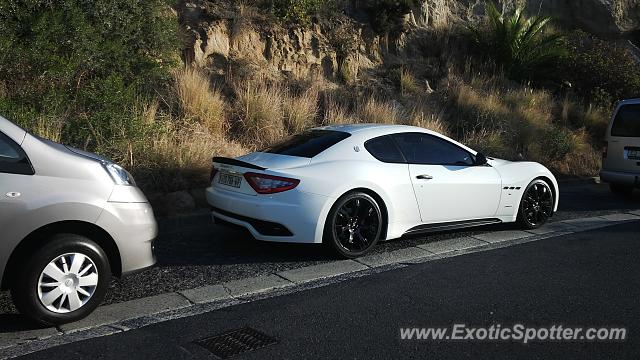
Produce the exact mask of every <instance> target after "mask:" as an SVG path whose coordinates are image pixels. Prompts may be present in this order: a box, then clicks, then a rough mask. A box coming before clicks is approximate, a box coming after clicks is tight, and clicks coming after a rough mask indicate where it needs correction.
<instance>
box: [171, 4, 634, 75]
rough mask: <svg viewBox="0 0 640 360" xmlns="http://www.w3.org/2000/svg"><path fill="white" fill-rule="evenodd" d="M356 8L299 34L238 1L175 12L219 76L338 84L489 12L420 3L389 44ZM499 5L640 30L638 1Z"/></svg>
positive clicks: (611, 32)
mask: <svg viewBox="0 0 640 360" xmlns="http://www.w3.org/2000/svg"><path fill="white" fill-rule="evenodd" d="M357 3H358V2H354V4H352V5H350V6H348V7H347V9H346V11H345V13H346V14H347V15H350V16H347V17H341V18H340V19H321V20H320V21H319V22H317V23H313V24H312V25H311V26H306V27H300V26H279V25H276V24H274V23H272V22H270V21H269V20H270V19H268V18H266V19H265V18H263V17H260V16H258V15H259V13H260V11H259V10H257V9H255V8H251V7H250V6H245V7H241V9H240V10H237V8H236V6H235V5H234V4H233V2H218V1H210V0H209V1H206V0H200V1H188V2H183V3H181V4H180V5H179V7H178V13H179V17H180V21H181V23H182V24H183V26H184V29H185V30H186V31H187V33H188V34H189V35H188V36H189V40H188V41H187V45H188V46H187V47H186V48H185V50H184V60H185V62H186V63H188V64H190V65H195V66H198V67H201V68H205V69H208V70H210V71H211V72H212V73H216V74H224V73H225V72H226V71H227V70H228V69H229V66H230V63H232V62H233V61H244V62H246V63H248V64H249V65H251V66H253V67H255V68H260V69H261V70H262V71H265V70H268V71H272V72H274V74H275V73H277V72H281V73H283V74H286V75H291V76H294V77H297V78H303V77H307V76H310V75H315V74H321V75H323V76H324V77H326V78H328V79H335V78H336V77H338V76H339V75H340V74H339V72H340V66H341V63H342V62H343V61H344V62H345V63H346V66H347V67H350V69H348V70H346V71H348V72H350V73H352V74H353V75H356V74H357V73H358V72H359V71H361V70H364V69H371V68H374V67H376V66H378V65H380V64H381V63H382V62H383V59H384V57H385V56H386V55H387V54H388V53H389V52H391V53H392V54H393V55H398V56H404V55H405V54H404V52H405V51H407V50H408V49H407V48H406V47H407V43H406V39H407V36H408V34H411V32H412V31H416V30H421V29H425V28H431V29H434V28H435V29H442V28H446V27H449V26H451V25H452V24H458V25H460V24H465V23H468V22H469V21H477V20H478V19H480V18H481V17H482V16H483V15H484V13H485V2H484V0H426V1H425V0H420V1H418V2H417V4H416V5H414V6H413V7H412V9H411V11H410V12H409V13H407V14H405V15H404V16H403V19H402V21H403V22H404V25H405V26H404V29H406V31H405V32H403V33H401V34H396V36H395V38H392V39H391V42H389V41H385V40H388V38H386V37H385V36H384V35H380V34H376V33H375V32H374V31H372V30H371V28H370V27H369V26H367V24H366V23H363V22H360V21H358V20H362V18H363V17H362V11H360V9H359V7H358V5H357ZM500 6H501V10H502V11H503V12H504V13H509V12H512V11H513V10H514V9H515V8H516V7H517V6H525V8H526V10H527V12H528V13H529V14H532V15H536V14H542V15H548V16H551V17H553V18H554V20H556V22H557V23H558V24H560V25H563V26H566V27H567V28H581V29H584V30H585V31H587V32H589V33H593V34H597V35H600V36H604V37H606V38H610V39H614V40H615V39H624V38H626V37H631V36H633V35H634V34H635V32H636V31H638V30H639V29H640V0H615V1H614V0H581V1H565V0H509V1H503V2H501V3H500ZM243 11H244V13H243ZM258 19H259V20H258ZM463 26H464V25H463ZM265 68H268V69H265Z"/></svg>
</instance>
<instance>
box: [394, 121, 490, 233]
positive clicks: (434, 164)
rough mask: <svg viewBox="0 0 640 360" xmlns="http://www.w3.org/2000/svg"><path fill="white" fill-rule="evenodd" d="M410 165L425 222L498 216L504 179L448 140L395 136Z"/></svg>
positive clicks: (414, 135)
mask: <svg viewBox="0 0 640 360" xmlns="http://www.w3.org/2000/svg"><path fill="white" fill-rule="evenodd" d="M392 138H393V139H394V140H395V142H396V144H397V145H398V147H399V148H400V150H401V151H402V153H403V154H404V157H405V159H406V161H407V162H408V163H409V173H410V176H411V181H412V184H413V190H414V193H415V196H416V200H417V202H418V207H419V209H420V216H421V219H422V222H423V223H443V222H451V221H463V220H476V219H485V218H492V217H494V216H495V214H496V211H497V209H498V205H499V203H500V195H501V185H502V182H501V179H500V175H499V174H498V172H497V171H496V170H495V169H494V168H493V167H491V166H489V165H480V166H476V165H475V158H474V156H473V155H472V154H471V153H469V152H468V151H467V150H465V149H463V148H462V147H460V146H458V145H456V144H454V143H452V142H451V141H448V140H446V139H444V138H441V137H438V136H435V135H431V134H426V133H399V134H395V135H393V136H392Z"/></svg>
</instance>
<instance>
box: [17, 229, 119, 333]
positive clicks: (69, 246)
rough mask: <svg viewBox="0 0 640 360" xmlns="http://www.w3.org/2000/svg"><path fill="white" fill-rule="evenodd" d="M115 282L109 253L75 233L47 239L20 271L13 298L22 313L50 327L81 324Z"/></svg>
mask: <svg viewBox="0 0 640 360" xmlns="http://www.w3.org/2000/svg"><path fill="white" fill-rule="evenodd" d="M110 280H111V268H110V265H109V261H108V259H107V256H106V254H105V252H104V251H103V250H102V249H101V248H100V246H98V245H97V244H96V243H95V242H93V241H91V240H90V239H87V238H86V237H84V236H80V235H75V234H59V235H55V236H53V237H51V238H50V239H48V240H46V243H45V244H44V245H43V246H42V247H40V248H38V250H37V251H36V252H34V253H33V254H32V255H31V256H30V257H29V258H27V259H26V260H25V261H24V263H23V265H22V266H21V267H20V268H19V271H18V272H17V276H16V278H15V279H14V281H13V286H12V287H11V296H12V298H13V302H14V304H15V305H16V308H17V309H18V311H20V313H22V314H23V315H25V316H27V317H28V318H30V319H32V320H33V321H35V322H37V323H39V324H41V325H46V326H51V325H60V324H65V323H69V322H74V321H78V320H80V319H82V318H84V317H86V316H87V315H89V314H90V313H91V312H92V311H93V310H95V309H96V307H98V305H100V303H101V302H102V300H103V299H104V296H105V293H106V290H107V288H108V286H109V282H110Z"/></svg>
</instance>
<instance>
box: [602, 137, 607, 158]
mask: <svg viewBox="0 0 640 360" xmlns="http://www.w3.org/2000/svg"><path fill="white" fill-rule="evenodd" d="M608 151H609V143H608V142H606V141H605V142H604V144H602V158H603V159H606V158H607V152H608Z"/></svg>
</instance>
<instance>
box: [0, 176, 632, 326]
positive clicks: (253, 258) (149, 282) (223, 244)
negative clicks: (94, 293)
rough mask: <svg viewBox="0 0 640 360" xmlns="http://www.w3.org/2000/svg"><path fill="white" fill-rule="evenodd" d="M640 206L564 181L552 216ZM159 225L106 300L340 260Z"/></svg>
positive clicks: (178, 222)
mask: <svg viewBox="0 0 640 360" xmlns="http://www.w3.org/2000/svg"><path fill="white" fill-rule="evenodd" d="M638 208H640V191H636V192H635V194H634V196H632V197H629V198H620V197H616V196H613V195H612V194H611V193H610V192H609V189H608V186H606V185H595V184H590V185H562V184H561V189H560V211H559V212H558V213H557V214H556V215H555V216H554V218H553V219H552V220H553V221H557V220H565V219H569V218H577V217H587V216H595V215H603V214H607V213H610V212H613V211H618V210H628V209H638ZM159 225H160V229H161V233H160V236H159V238H158V240H157V242H156V252H157V256H158V266H156V267H155V268H153V269H151V270H149V271H146V272H144V273H141V274H137V275H134V276H130V277H126V278H124V279H121V280H116V279H114V280H113V282H112V284H111V287H110V290H109V292H108V294H107V297H106V299H105V302H104V303H105V304H110V303H116V302H122V301H127V300H132V299H136V298H141V297H146V296H151V295H156V294H161V293H166V292H172V291H179V290H185V289H191V288H195V287H199V286H204V285H211V284H219V283H221V282H225V281H231V280H237V279H242V278H246V277H253V276H257V275H261V274H269V273H274V272H279V271H284V270H289V269H294V268H300V267H304V266H309V265H315V264H319V263H323V262H327V261H332V260H335V257H334V256H333V255H332V254H331V253H328V252H326V251H325V250H324V249H323V248H322V247H321V246H318V245H291V244H275V243H265V242H259V241H255V240H253V239H252V238H251V237H250V236H249V235H248V234H247V233H245V232H243V231H238V230H234V229H227V228H225V227H220V226H216V225H213V224H211V223H210V221H209V219H208V217H207V216H206V215H203V216H199V217H188V218H178V219H175V218H174V219H159ZM509 227H510V225H501V226H497V227H495V226H494V227H484V228H477V229H473V230H467V231H454V232H447V233H440V234H433V235H429V236H428V237H417V238H413V239H401V240H394V241H389V242H386V243H382V244H379V245H378V246H377V247H376V248H375V249H374V253H375V252H385V251H391V250H396V249H400V248H404V247H409V246H415V245H418V244H424V243H427V242H430V241H435V240H442V239H447V238H453V237H458V236H463V235H468V234H477V233H482V232H486V231H489V230H493V229H504V228H509ZM14 313H15V308H14V307H13V304H12V303H11V299H10V296H9V294H8V293H7V292H4V293H0V318H2V317H3V315H8V314H14Z"/></svg>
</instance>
